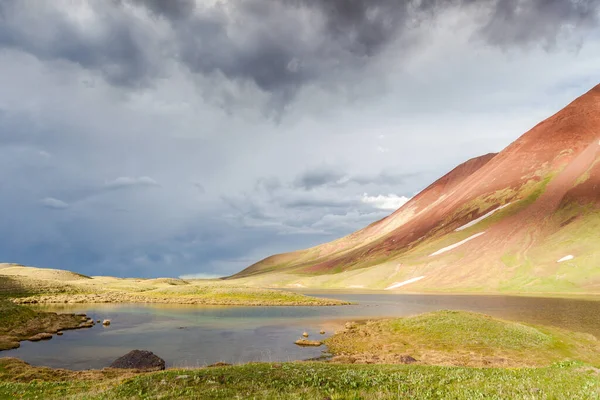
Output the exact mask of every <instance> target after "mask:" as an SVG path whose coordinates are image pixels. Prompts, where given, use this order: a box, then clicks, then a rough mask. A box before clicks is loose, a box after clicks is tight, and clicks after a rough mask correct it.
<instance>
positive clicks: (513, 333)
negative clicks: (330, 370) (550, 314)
mask: <svg viewBox="0 0 600 400" xmlns="http://www.w3.org/2000/svg"><path fill="white" fill-rule="evenodd" d="M325 343H326V344H327V345H328V347H329V351H330V352H331V353H332V354H335V355H337V356H338V357H336V358H334V360H339V361H340V362H352V363H354V362H359V363H360V362H366V363H372V362H387V363H395V362H403V360H402V358H401V357H400V356H402V355H409V356H411V357H414V358H415V359H417V360H418V362H419V363H422V364H435V365H458V366H476V367H484V366H503V367H516V366H546V365H549V364H551V363H554V362H560V361H564V360H578V361H583V362H586V363H590V364H593V365H600V341H598V340H597V339H596V338H595V337H594V336H592V335H589V334H584V333H577V332H570V331H567V330H562V329H557V328H551V327H542V326H535V325H529V324H522V323H518V322H512V321H505V320H501V319H497V318H493V317H490V316H487V315H482V314H477V313H471V312H464V311H437V312H432V313H427V314H422V315H417V316H414V317H407V318H397V319H388V320H378V321H365V322H362V323H360V324H356V323H354V324H347V329H346V330H345V331H343V332H339V333H337V334H336V335H334V336H332V337H330V338H328V339H326V341H325Z"/></svg>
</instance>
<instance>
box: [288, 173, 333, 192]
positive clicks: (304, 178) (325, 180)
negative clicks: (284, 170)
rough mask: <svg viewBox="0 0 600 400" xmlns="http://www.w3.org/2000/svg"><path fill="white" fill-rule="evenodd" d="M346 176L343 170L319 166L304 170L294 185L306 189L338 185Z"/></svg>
mask: <svg viewBox="0 0 600 400" xmlns="http://www.w3.org/2000/svg"><path fill="white" fill-rule="evenodd" d="M342 178H344V174H343V173H342V172H341V171H335V170H333V169H331V168H318V169H312V170H309V171H306V172H304V173H303V174H302V175H300V176H298V177H297V178H296V180H295V181H294V186H295V187H297V188H302V189H305V190H311V189H314V188H317V187H321V186H331V185H336V184H338V183H339V182H340V180H341V179H342Z"/></svg>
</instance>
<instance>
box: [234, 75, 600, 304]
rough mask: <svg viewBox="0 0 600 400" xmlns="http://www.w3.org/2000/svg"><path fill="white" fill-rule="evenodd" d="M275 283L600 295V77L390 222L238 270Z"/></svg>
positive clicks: (464, 166) (444, 180)
mask: <svg viewBox="0 0 600 400" xmlns="http://www.w3.org/2000/svg"><path fill="white" fill-rule="evenodd" d="M231 278H234V279H243V280H244V281H247V282H249V283H254V284H257V285H258V284H260V285H273V286H296V287H302V286H306V287H339V288H360V287H364V288H377V289H385V288H388V289H393V290H405V291H486V292H586V293H597V292H600V85H598V86H596V87H595V88H594V89H592V90H591V91H589V92H588V93H586V94H585V95H583V96H581V97H580V98H578V99H576V100H575V101H574V102H572V103H571V104H569V105H568V106H567V107H565V108H564V109H563V110H561V111H560V112H558V113H557V114H555V115H553V116H552V117H550V118H548V119H547V120H545V121H543V122H541V123H540V124H538V125H537V126H535V127H534V128H533V129H531V130H530V131H529V132H527V133H525V134H524V135H523V136H521V137H520V138H519V139H518V140H516V141H515V142H513V143H512V144H510V145H509V146H508V147H507V148H506V149H504V150H503V151H502V152H500V153H498V154H487V155H485V156H481V157H477V158H474V159H471V160H469V161H467V162H465V163H463V164H461V165H459V166H458V167H456V168H455V169H454V170H452V171H451V172H450V173H448V174H447V175H445V176H443V177H442V178H440V179H439V180H437V181H436V182H434V183H433V184H432V185H431V186H429V187H427V188H426V189H425V190H423V191H422V192H421V193H420V194H419V195H417V196H416V197H414V198H413V199H412V200H411V201H409V202H408V203H406V204H405V205H404V206H403V207H401V208H400V209H399V210H397V211H396V212H394V213H393V214H392V215H390V216H389V217H387V218H384V219H382V220H380V221H377V222H375V223H373V224H371V225H369V226H368V227H366V228H364V229H362V230H360V231H358V232H355V233H353V234H351V235H349V236H346V237H344V238H341V239H338V240H335V241H333V242H330V243H325V244H322V245H319V246H316V247H313V248H311V249H307V250H301V251H296V252H292V253H287V254H279V255H275V256H271V257H269V258H266V259H264V260H262V261H260V262H258V263H256V264H254V265H252V266H250V267H248V268H246V269H245V270H243V271H241V272H240V273H238V274H236V275H234V276H233V277H231Z"/></svg>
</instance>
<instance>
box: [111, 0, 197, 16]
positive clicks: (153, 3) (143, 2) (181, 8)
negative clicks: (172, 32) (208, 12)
mask: <svg viewBox="0 0 600 400" xmlns="http://www.w3.org/2000/svg"><path fill="white" fill-rule="evenodd" d="M121 1H124V0H121ZM129 2H130V3H133V4H136V5H140V6H144V7H146V8H147V9H148V10H150V11H151V12H152V13H154V14H155V15H157V16H162V17H165V18H169V19H176V20H177V19H180V18H185V17H187V16H189V15H190V14H191V13H192V12H193V11H194V9H195V8H196V2H195V1H194V0H129Z"/></svg>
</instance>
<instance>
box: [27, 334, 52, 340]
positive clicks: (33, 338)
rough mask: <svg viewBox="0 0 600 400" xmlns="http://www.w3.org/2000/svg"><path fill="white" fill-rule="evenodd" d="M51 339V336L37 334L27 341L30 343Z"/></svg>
mask: <svg viewBox="0 0 600 400" xmlns="http://www.w3.org/2000/svg"><path fill="white" fill-rule="evenodd" d="M50 339H52V335H51V334H50V333H38V334H37V335H33V336H32V337H30V338H29V339H28V340H29V341H30V342H39V341H40V340H50Z"/></svg>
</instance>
